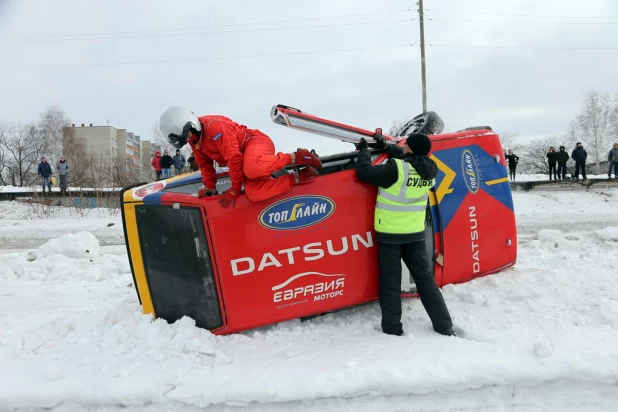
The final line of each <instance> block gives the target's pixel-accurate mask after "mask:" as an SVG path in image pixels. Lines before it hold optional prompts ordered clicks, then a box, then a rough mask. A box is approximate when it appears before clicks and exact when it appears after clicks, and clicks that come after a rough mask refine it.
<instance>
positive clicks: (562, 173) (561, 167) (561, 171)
mask: <svg viewBox="0 0 618 412" xmlns="http://www.w3.org/2000/svg"><path fill="white" fill-rule="evenodd" d="M561 177H562V178H563V179H566V163H558V179H560V178H561Z"/></svg>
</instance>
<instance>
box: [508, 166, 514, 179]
mask: <svg viewBox="0 0 618 412" xmlns="http://www.w3.org/2000/svg"><path fill="white" fill-rule="evenodd" d="M509 177H510V178H511V180H515V167H511V166H509Z"/></svg>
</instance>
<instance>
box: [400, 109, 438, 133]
mask: <svg viewBox="0 0 618 412" xmlns="http://www.w3.org/2000/svg"><path fill="white" fill-rule="evenodd" d="M442 130H444V122H443V121H442V119H441V118H440V116H438V114H437V113H436V112H425V113H421V114H419V115H418V116H416V117H414V118H413V119H412V120H409V121H407V122H406V123H404V124H403V125H402V126H401V127H399V129H398V130H396V131H395V133H394V134H393V136H394V137H402V136H408V135H411V134H413V133H422V134H426V135H430V134H439V133H442Z"/></svg>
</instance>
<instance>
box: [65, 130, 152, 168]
mask: <svg viewBox="0 0 618 412" xmlns="http://www.w3.org/2000/svg"><path fill="white" fill-rule="evenodd" d="M72 128H73V131H74V135H75V138H77V139H79V140H81V141H83V142H84V147H85V149H86V156H87V157H88V158H90V159H93V160H98V159H101V160H107V159H112V160H120V161H122V163H124V164H126V166H127V169H128V170H129V171H131V172H133V173H136V174H138V175H139V174H141V171H142V169H143V168H144V165H148V167H150V159H151V158H152V156H153V155H154V149H151V147H150V146H151V144H150V142H147V141H142V140H141V139H140V136H139V135H136V134H135V133H132V132H128V131H127V130H126V129H116V128H115V127H113V126H93V125H92V124H90V125H89V126H85V125H84V124H82V125H81V127H79V126H78V127H75V124H73V125H72ZM143 146H144V147H145V146H147V149H146V151H145V152H144V151H143V150H142V147H143ZM152 146H154V145H152Z"/></svg>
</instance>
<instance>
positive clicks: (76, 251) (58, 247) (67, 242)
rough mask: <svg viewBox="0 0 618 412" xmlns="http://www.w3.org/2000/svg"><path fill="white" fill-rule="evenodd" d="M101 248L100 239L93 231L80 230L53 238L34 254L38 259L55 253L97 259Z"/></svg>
mask: <svg viewBox="0 0 618 412" xmlns="http://www.w3.org/2000/svg"><path fill="white" fill-rule="evenodd" d="M99 249H100V247H99V241H98V240H97V238H96V237H94V235H93V234H92V233H89V232H79V233H76V234H74V235H73V234H70V233H69V234H68V235H64V236H62V237H60V238H57V239H51V240H49V241H48V242H47V243H45V244H44V245H43V246H41V247H39V248H38V249H37V251H36V252H35V253H34V254H35V255H36V256H35V257H36V258H37V259H40V258H44V257H48V256H54V255H62V256H66V257H69V258H73V259H96V258H98V257H99ZM33 260H34V259H33Z"/></svg>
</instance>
